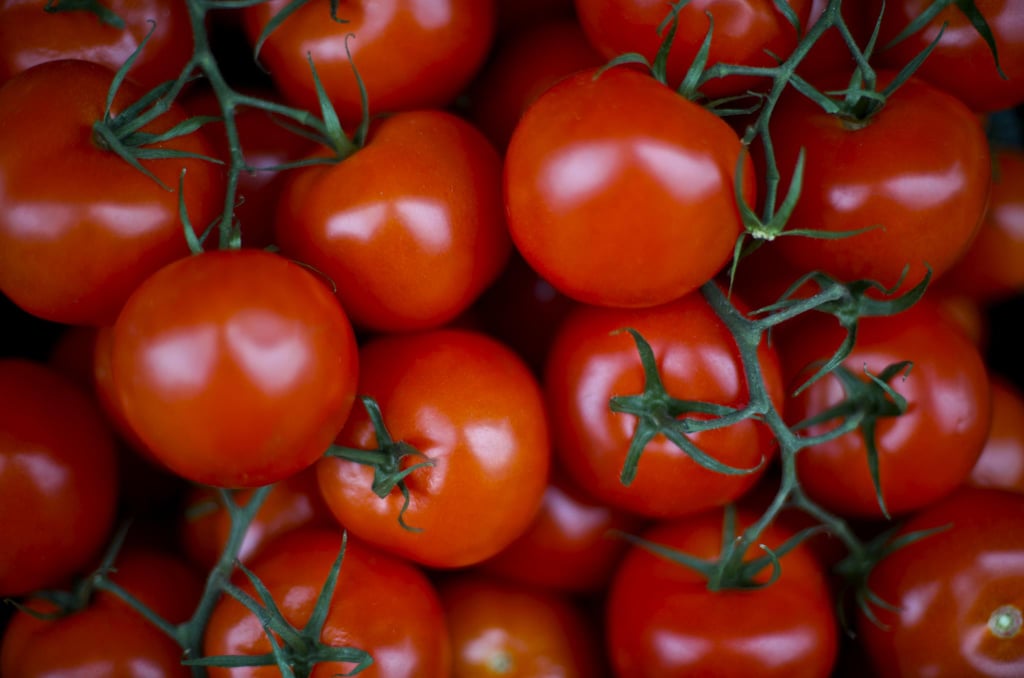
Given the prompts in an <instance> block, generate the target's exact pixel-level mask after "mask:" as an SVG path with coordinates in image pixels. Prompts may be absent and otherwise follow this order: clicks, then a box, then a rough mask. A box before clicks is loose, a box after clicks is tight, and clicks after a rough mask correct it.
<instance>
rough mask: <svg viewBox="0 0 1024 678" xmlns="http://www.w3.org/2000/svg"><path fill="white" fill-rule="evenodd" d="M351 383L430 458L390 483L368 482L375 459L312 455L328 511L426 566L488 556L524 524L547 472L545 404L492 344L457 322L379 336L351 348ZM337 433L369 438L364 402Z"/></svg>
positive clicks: (373, 439)
mask: <svg viewBox="0 0 1024 678" xmlns="http://www.w3.org/2000/svg"><path fill="white" fill-rule="evenodd" d="M359 361H360V365H361V376H360V381H359V393H360V394H363V395H366V396H370V397H372V398H374V399H375V400H376V402H377V403H378V404H379V405H380V410H381V412H382V413H383V418H384V424H385V426H386V428H387V429H388V431H389V432H390V435H391V438H392V439H393V440H394V441H396V442H397V441H404V442H405V443H407V444H408V445H411V446H412V447H414V448H415V449H416V450H418V451H419V452H420V453H421V454H422V455H424V456H425V459H424V458H420V457H417V456H415V455H409V456H406V457H405V458H404V459H403V460H402V461H401V468H403V469H407V468H409V467H410V466H411V465H413V464H416V463H422V462H424V461H431V462H432V463H433V466H427V467H421V468H419V469H417V470H415V471H413V472H412V473H411V474H410V475H408V476H407V477H406V478H405V484H406V486H407V488H408V491H409V506H408V510H406V511H405V513H404V514H402V517H403V520H404V522H405V523H406V525H408V526H409V527H411V528H414V530H415V531H413V530H409V529H406V528H405V527H403V526H402V525H401V524H400V523H399V516H400V514H401V511H402V506H403V503H404V500H403V496H402V493H401V492H400V490H399V489H398V488H395V489H392V490H391V492H390V493H388V494H387V496H385V497H384V498H380V497H378V496H377V495H376V494H375V493H374V492H373V491H372V490H371V486H372V482H373V477H374V471H373V469H371V468H370V467H368V466H364V465H362V464H360V463H357V462H355V461H347V460H343V459H338V458H330V457H328V458H325V459H323V460H321V461H320V462H318V465H317V472H318V475H319V479H320V489H321V491H322V492H323V495H324V498H325V500H326V501H327V505H328V507H330V509H331V511H332V512H333V513H334V515H335V517H336V518H337V519H338V521H339V522H340V523H341V524H342V525H343V526H345V528H347V529H348V530H350V531H351V532H352V533H353V534H354V535H356V536H358V537H360V538H362V539H364V540H366V541H368V542H370V543H373V544H375V545H377V546H379V547H380V548H383V549H385V550H388V551H391V552H394V553H397V554H398V555H400V556H403V557H406V558H410V559H412V560H414V561H416V562H419V563H422V564H424V565H428V566H432V567H461V566H466V565H471V564H474V563H477V562H480V561H482V560H484V559H485V558H488V557H490V556H492V555H494V554H495V553H497V552H498V551H500V550H501V549H502V548H504V547H505V546H507V545H508V544H509V543H511V542H512V540H513V539H515V538H516V537H518V536H519V535H520V534H522V533H523V532H524V531H525V530H526V528H527V527H528V526H529V524H530V522H531V521H532V520H533V517H534V516H535V515H536V513H537V510H538V509H539V507H540V505H541V500H542V498H543V495H544V488H545V486H546V484H547V477H548V465H549V461H550V446H549V442H548V424H547V414H546V411H545V408H544V402H543V396H542V394H541V390H540V386H539V385H538V384H537V380H536V378H535V377H534V376H533V374H532V373H531V372H530V370H529V368H528V367H527V366H526V365H525V364H524V363H523V361H522V360H521V359H520V358H519V357H518V356H516V355H515V353H513V352H512V350H511V349H509V348H508V347H506V346H504V345H503V344H501V343H499V342H497V341H495V340H493V339H491V338H490V337H488V336H486V335H483V334H479V333H477V332H471V331H467V330H432V331H428V332H422V333H416V334H408V335H396V336H387V337H380V338H377V339H373V340H370V341H368V342H366V343H365V344H364V345H363V346H362V347H361V349H360V353H359ZM337 442H338V444H340V445H343V446H346V447H352V448H357V449H361V450H370V449H374V448H376V447H377V446H378V444H379V443H378V437H377V435H376V433H375V431H374V428H373V426H372V424H371V421H370V419H369V417H368V416H367V413H366V411H365V408H362V407H357V408H356V409H355V410H353V412H352V416H351V417H350V418H349V420H348V422H347V423H346V424H345V429H344V430H343V431H342V432H341V434H340V435H339V436H338V439H337Z"/></svg>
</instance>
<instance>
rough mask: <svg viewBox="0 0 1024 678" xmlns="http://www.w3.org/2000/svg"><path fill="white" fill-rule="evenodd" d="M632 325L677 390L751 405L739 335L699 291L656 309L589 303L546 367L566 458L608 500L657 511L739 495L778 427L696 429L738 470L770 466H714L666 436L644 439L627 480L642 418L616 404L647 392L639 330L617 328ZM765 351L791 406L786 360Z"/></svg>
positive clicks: (766, 368)
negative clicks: (623, 477) (729, 470)
mask: <svg viewBox="0 0 1024 678" xmlns="http://www.w3.org/2000/svg"><path fill="white" fill-rule="evenodd" d="M627 327H630V328H633V329H635V330H636V331H637V332H639V333H640V335H641V336H643V337H644V338H645V339H646V340H647V342H648V343H650V345H651V348H652V350H653V351H654V356H655V360H656V362H657V365H658V368H659V371H660V374H661V379H662V381H663V383H664V385H665V389H666V390H667V391H668V393H669V395H670V396H671V397H673V398H678V399H682V400H696V401H704V402H710V403H717V404H719V405H724V406H727V407H743V406H745V405H746V404H747V403H748V400H749V393H748V390H747V381H746V378H745V376H744V373H743V368H742V364H741V362H740V354H739V350H738V349H737V347H736V343H735V341H734V340H733V338H732V335H731V334H730V333H729V330H728V329H727V327H726V326H725V324H724V323H723V322H722V321H721V320H719V318H718V316H717V315H715V312H714V311H713V310H712V309H711V306H710V305H709V304H708V303H707V301H705V299H704V297H703V296H701V294H700V293H699V292H694V293H692V294H689V295H687V296H685V297H683V298H681V299H678V300H676V301H674V302H672V303H669V304H664V305H661V306H656V307H652V308H646V309H610V308H599V307H586V306H580V307H579V308H577V309H576V310H574V311H572V312H571V313H570V314H569V316H568V317H567V318H566V320H565V322H564V323H563V324H562V325H561V327H560V328H559V330H558V333H557V335H556V336H555V339H554V341H553V342H552V346H551V351H550V353H549V354H548V363H547V368H546V370H545V389H546V392H547V396H548V406H549V413H550V416H551V427H552V432H553V441H554V450H555V453H556V454H557V455H558V458H559V460H560V461H561V463H562V466H563V467H564V468H565V470H566V472H567V473H568V474H569V475H570V476H571V477H572V478H573V480H575V481H576V482H577V483H578V484H579V485H580V486H581V487H583V488H585V489H586V490H587V491H588V492H590V493H592V494H593V495H594V496H595V497H597V498H599V499H600V500H602V501H603V502H606V503H608V504H609V505H611V506H615V507H618V508H620V509H623V510H627V511H632V512H635V513H639V514H642V515H647V516H652V517H670V516H679V515H684V514H688V513H695V512H698V511H702V510H704V509H707V508H710V507H713V506H721V505H723V504H726V503H728V502H730V501H732V500H733V499H736V498H737V497H739V496H740V495H741V494H743V493H744V492H745V491H746V490H748V489H749V488H750V487H751V486H752V485H753V484H754V483H755V482H756V481H757V479H758V477H759V476H760V475H761V472H762V471H763V470H764V468H765V467H766V466H767V461H768V460H769V459H770V457H771V456H772V455H773V454H774V450H775V441H774V439H773V438H772V436H771V433H770V432H769V430H768V429H767V428H766V427H765V426H764V425H762V424H760V423H757V422H754V421H752V420H745V421H742V422H738V423H736V424H733V425H731V426H727V427H724V428H720V429H717V430H712V431H702V432H698V433H694V434H691V435H689V436H688V437H689V439H690V440H691V441H692V442H693V443H694V444H695V445H696V446H697V447H698V448H700V449H701V450H703V451H704V452H705V453H707V454H708V455H710V456H711V457H713V458H714V459H716V460H718V461H719V462H722V463H724V464H726V465H729V466H732V467H734V468H738V469H756V468H757V467H758V465H759V464H761V465H762V466H761V468H760V470H757V471H755V472H751V473H745V474H741V475H724V474H721V473H718V472H716V471H710V470H707V469H705V468H703V467H701V466H699V465H698V464H697V462H695V461H693V460H692V459H691V458H690V457H689V456H688V455H687V454H685V453H684V452H683V451H682V450H681V449H679V448H678V447H677V446H676V445H675V444H674V443H672V442H670V441H669V440H668V439H667V438H665V437H664V436H663V435H662V434H658V435H656V436H655V437H654V438H653V439H652V440H651V441H650V442H649V443H647V445H646V446H645V447H644V450H643V454H642V455H641V457H640V461H639V464H638V466H637V474H636V478H635V479H634V480H633V482H632V483H631V484H630V485H624V484H623V483H622V482H621V481H620V479H619V478H620V474H621V472H622V470H623V465H624V463H625V461H626V456H627V452H628V449H629V445H630V440H631V438H632V436H633V433H634V431H635V430H636V428H637V418H636V417H635V416H634V415H632V414H620V413H614V412H612V411H611V409H610V408H609V400H610V399H611V398H612V397H613V396H626V395H633V394H639V393H641V392H642V390H643V386H644V373H643V369H642V367H641V363H640V358H639V354H638V353H637V348H636V344H635V343H634V341H633V338H632V337H631V336H630V335H629V334H628V333H626V332H618V333H616V330H621V329H623V328H627ZM680 328H685V331H680ZM759 357H760V366H761V370H762V372H763V375H764V381H765V384H766V387H767V389H768V392H769V394H770V396H771V398H772V401H773V402H774V403H775V406H776V407H777V408H780V409H781V407H782V402H783V391H782V380H781V375H780V373H779V365H778V358H777V356H776V355H775V352H774V349H772V348H770V347H769V346H768V344H767V343H765V344H762V346H761V348H760V351H759Z"/></svg>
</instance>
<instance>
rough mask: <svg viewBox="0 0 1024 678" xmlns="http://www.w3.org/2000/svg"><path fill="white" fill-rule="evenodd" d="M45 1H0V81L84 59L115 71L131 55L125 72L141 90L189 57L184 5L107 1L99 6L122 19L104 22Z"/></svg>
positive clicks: (173, 74) (168, 0)
mask: <svg viewBox="0 0 1024 678" xmlns="http://www.w3.org/2000/svg"><path fill="white" fill-rule="evenodd" d="M51 4H53V3H49V2H44V0H11V1H9V2H5V3H4V4H3V5H2V6H0V83H2V82H3V81H5V80H8V79H10V78H11V77H12V76H14V75H16V74H17V73H20V72H21V71H24V70H26V69H28V68H31V67H32V66H35V65H36V64H40V63H44V62H46V61H56V60H58V59H83V60H85V61H91V62H93V63H97V64H102V65H104V66H107V67H108V68H111V69H114V70H117V69H119V68H121V66H122V65H123V64H124V63H125V62H126V61H127V60H128V58H129V57H130V56H131V55H132V53H133V52H135V51H136V50H137V49H139V47H140V46H141V45H142V42H143V40H144V39H147V36H148V40H147V42H146V46H145V48H144V49H143V50H141V51H140V52H139V53H138V55H137V56H136V57H135V62H134V63H133V64H132V67H131V70H129V71H128V73H129V77H130V78H131V79H132V80H134V81H136V82H138V83H139V84H140V85H141V86H143V87H145V88H146V89H150V88H152V87H155V86H156V85H158V84H160V83H161V82H164V81H166V80H174V79H175V78H177V77H178V74H179V73H180V72H181V69H183V68H184V67H185V64H186V63H188V60H189V58H190V57H191V56H192V51H191V49H192V27H191V25H190V23H189V17H188V9H187V7H186V6H185V5H184V4H182V3H180V2H174V1H173V0H146V1H145V2H139V0H132V1H131V2H129V1H128V0H110V1H109V2H104V3H103V4H102V6H103V7H105V8H106V9H108V10H109V11H111V12H113V13H114V14H116V15H117V16H118V17H119V18H120V19H121V21H123V22H124V28H117V27H116V26H111V25H109V24H107V23H104V22H103V21H101V20H100V18H99V17H98V16H97V15H96V14H94V13H92V12H90V11H86V10H81V11H68V10H65V11H59V12H50V11H47V10H45V9H44V8H48V7H49V6H50V5H51Z"/></svg>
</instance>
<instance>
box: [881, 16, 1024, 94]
mask: <svg viewBox="0 0 1024 678" xmlns="http://www.w3.org/2000/svg"><path fill="white" fill-rule="evenodd" d="M864 4H865V6H866V11H867V13H868V16H869V17H872V18H877V17H878V16H880V15H881V16H882V22H881V24H880V28H879V33H878V45H879V49H878V50H877V52H876V54H875V57H874V60H875V61H876V62H877V63H878V64H879V65H881V66H884V67H887V68H895V69H898V68H901V67H903V65H904V64H906V63H907V62H909V61H910V60H911V59H913V58H914V57H915V56H917V55H918V54H920V53H921V52H922V51H923V50H924V49H925V48H926V47H928V45H930V44H931V43H932V42H933V41H934V40H935V39H936V38H939V31H940V30H942V37H941V38H939V42H938V45H937V46H936V47H935V49H934V50H933V51H932V53H931V54H929V55H928V58H927V59H925V61H924V63H923V64H922V65H921V67H920V68H918V70H917V71H916V75H917V76H918V77H920V78H922V79H923V80H927V81H928V82H930V83H932V84H933V85H936V86H937V87H939V88H941V89H943V90H945V91H947V92H949V93H950V94H953V95H954V96H956V97H957V98H958V99H960V100H961V101H963V102H964V103H965V104H967V105H968V106H970V107H971V108H972V109H974V110H976V111H979V112H993V111H1002V110H1005V109H1009V108H1013V107H1014V106H1016V105H1017V104H1020V103H1024V31H1022V30H1021V16H1024V2H1021V0H974V3H973V4H974V6H975V7H976V8H977V10H978V11H979V12H981V14H982V16H984V17H985V21H986V23H987V24H988V28H989V30H990V31H991V33H992V38H993V39H994V40H995V44H996V49H997V51H998V53H999V66H1000V67H1001V68H1002V69H1003V72H1004V73H1005V74H1006V76H1007V77H1006V79H1005V80H1004V79H1003V78H1002V76H1000V75H999V71H998V70H997V68H996V62H995V59H994V58H993V56H992V52H991V50H990V49H989V46H988V44H987V43H986V42H985V40H984V39H983V38H982V36H981V34H980V33H979V32H978V29H977V28H975V27H974V25H973V24H972V22H971V20H970V19H969V18H968V16H967V14H966V13H965V12H963V11H962V10H961V9H960V8H959V7H958V6H957V4H956V3H947V5H946V7H945V9H942V10H941V11H940V12H939V13H938V14H936V15H935V17H934V18H932V20H931V21H930V22H928V24H927V25H926V26H925V27H924V28H923V29H922V30H920V31H917V32H916V33H913V34H911V35H910V36H909V37H907V38H906V39H905V40H903V41H902V42H899V43H897V44H896V45H891V46H890V43H891V42H892V40H893V39H894V38H895V37H896V36H897V35H899V33H900V32H901V31H903V29H904V28H906V26H907V25H908V24H910V22H911V21H913V20H914V19H915V18H917V17H918V16H919V15H920V14H921V13H922V12H924V11H925V10H926V9H928V7H929V5H931V2H929V0H895V1H893V0H887V1H886V2H885V3H884V8H885V12H884V14H883V13H882V7H883V3H882V0H870V1H869V2H866V3H864Z"/></svg>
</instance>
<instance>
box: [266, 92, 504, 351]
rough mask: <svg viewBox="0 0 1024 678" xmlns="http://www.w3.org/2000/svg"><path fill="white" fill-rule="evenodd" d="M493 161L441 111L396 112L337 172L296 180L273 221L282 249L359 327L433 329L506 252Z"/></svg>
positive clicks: (460, 123)
mask: <svg viewBox="0 0 1024 678" xmlns="http://www.w3.org/2000/svg"><path fill="white" fill-rule="evenodd" d="M502 209H503V208H502V198H501V160H500V158H499V157H498V154H497V152H496V151H495V150H494V148H493V147H492V146H491V145H490V143H489V142H488V141H487V140H486V138H485V137H484V136H483V134H482V133H480V132H479V131H478V130H476V129H475V128H474V127H473V126H472V125H470V124H469V123H468V122H466V121H464V120H462V119H460V118H457V117H455V116H454V115H452V114H450V113H445V112H441V111H411V112H404V113H396V114H395V115H393V116H389V117H388V118H386V119H384V120H383V121H381V122H380V123H379V125H377V126H375V127H374V129H373V130H372V132H371V134H370V137H369V139H368V143H367V145H366V146H365V147H364V148H362V149H361V150H359V151H357V152H356V153H355V154H354V155H352V156H350V157H348V158H347V159H345V160H343V161H342V162H340V163H337V164H334V165H330V166H315V167H311V168H308V169H305V170H303V171H301V172H300V173H297V174H295V175H294V177H293V179H292V180H291V181H290V182H289V183H288V184H287V185H286V187H285V188H284V191H283V194H282V196H281V198H280V201H279V203H278V213H277V218H276V236H277V243H278V244H279V245H280V246H281V248H282V250H283V251H284V252H285V253H286V254H288V255H290V256H292V257H294V258H296V259H298V260H300V261H303V262H305V263H308V264H309V265H311V266H313V267H314V268H316V269H317V270H319V271H321V272H322V273H323V274H324V275H325V276H327V277H328V278H330V279H331V280H332V281H333V282H334V285H335V288H336V290H337V292H336V294H337V296H338V299H339V300H340V301H341V304H342V306H344V307H345V310H346V311H347V312H348V314H349V316H350V317H351V319H352V322H353V323H355V324H356V325H357V326H360V327H364V328H369V329H374V330H379V331H408V330H415V329H426V328H429V327H437V326H440V325H442V324H444V323H446V322H448V321H449V320H451V319H453V318H454V317H455V316H457V315H458V314H459V313H461V312H462V311H463V310H465V309H466V308H467V307H468V306H469V305H470V304H471V303H472V302H473V301H474V300H475V299H476V297H477V296H479V295H480V293H481V292H483V290H484V288H485V287H486V286H487V285H489V284H490V283H491V282H493V281H494V279H495V278H497V277H498V275H499V273H500V272H501V270H502V267H503V266H504V264H505V262H506V260H507V259H508V254H509V251H510V250H511V243H510V241H509V238H508V232H507V229H506V228H505V221H504V216H503V214H502Z"/></svg>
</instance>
